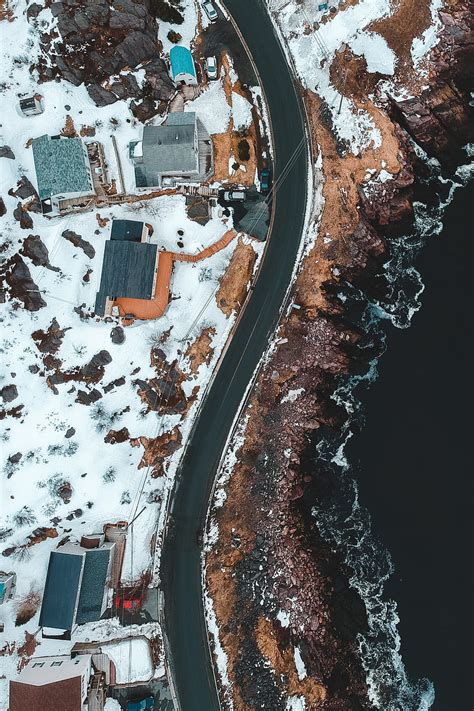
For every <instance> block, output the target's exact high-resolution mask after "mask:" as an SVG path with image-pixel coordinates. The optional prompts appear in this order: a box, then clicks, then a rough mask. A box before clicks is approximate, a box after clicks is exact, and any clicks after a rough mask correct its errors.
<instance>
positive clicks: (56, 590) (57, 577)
mask: <svg viewBox="0 0 474 711" xmlns="http://www.w3.org/2000/svg"><path fill="white" fill-rule="evenodd" d="M83 562H84V557H83V556H82V555H71V554H70V553H61V551H52V553H51V555H50V557H49V565H48V573H47V575H46V584H45V586H44V593H43V604H42V605H41V613H40V619H39V624H40V627H54V628H56V629H60V630H71V629H72V627H73V624H74V610H75V608H76V601H77V596H78V593H79V585H80V582H81V572H82V566H83Z"/></svg>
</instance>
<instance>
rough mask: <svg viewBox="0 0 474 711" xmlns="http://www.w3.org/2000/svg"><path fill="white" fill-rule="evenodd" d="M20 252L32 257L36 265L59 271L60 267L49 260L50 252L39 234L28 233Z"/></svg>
mask: <svg viewBox="0 0 474 711" xmlns="http://www.w3.org/2000/svg"><path fill="white" fill-rule="evenodd" d="M20 254H21V255H23V256H24V257H28V258H29V259H31V261H32V262H33V264H34V265H35V267H45V268H46V269H50V270H51V271H53V272H59V271H60V269H59V267H53V266H52V265H51V263H50V261H49V252H48V248H47V247H46V245H45V244H44V243H43V241H42V240H41V237H40V236H39V235H28V237H27V238H26V239H25V241H24V242H23V246H22V248H21V250H20Z"/></svg>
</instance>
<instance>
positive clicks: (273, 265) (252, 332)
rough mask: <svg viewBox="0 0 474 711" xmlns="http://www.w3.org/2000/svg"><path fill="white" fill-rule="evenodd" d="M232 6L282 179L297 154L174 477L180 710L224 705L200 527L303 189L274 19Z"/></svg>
mask: <svg viewBox="0 0 474 711" xmlns="http://www.w3.org/2000/svg"><path fill="white" fill-rule="evenodd" d="M226 6H227V8H228V11H229V12H230V13H231V15H232V17H233V19H234V22H235V24H236V25H237V26H238V28H239V30H240V32H241V34H242V36H243V37H244V39H245V42H246V43H247V46H248V48H249V50H250V54H251V55H252V58H253V61H254V63H255V65H256V67H257V69H258V72H259V74H260V79H261V82H262V85H263V87H264V90H265V94H266V98H267V106H268V110H269V112H270V117H271V123H272V129H273V141H274V154H275V155H274V176H275V179H276V180H277V181H278V176H281V175H282V173H283V171H284V170H285V167H286V166H287V165H288V164H289V162H290V161H291V160H292V158H293V157H294V156H295V155H296V159H295V160H294V162H292V163H291V164H290V165H291V167H290V168H289V170H288V174H287V176H286V178H285V180H284V181H282V182H281V185H280V186H279V189H278V192H277V193H276V195H275V198H274V220H273V227H272V232H271V238H270V241H269V243H268V247H267V252H266V255H265V258H264V261H263V265H262V268H261V271H260V274H259V277H258V279H257V281H256V284H255V287H254V289H253V292H252V296H251V298H250V299H249V301H248V304H247V307H246V309H245V311H244V313H243V315H242V318H241V320H240V322H239V324H238V327H237V329H236V331H235V334H234V337H233V338H232V340H231V342H230V344H229V347H228V349H227V351H226V354H225V357H224V359H223V360H222V362H221V365H220V368H219V370H218V371H217V374H216V376H215V379H214V381H213V383H212V386H211V387H210V389H209V392H208V394H207V396H206V398H205V401H204V403H203V405H202V408H201V411H200V414H199V418H198V419H197V421H196V424H195V427H194V430H193V432H192V435H191V439H190V442H189V445H188V448H187V450H186V455H185V457H184V460H183V462H182V465H181V468H180V470H179V472H178V476H177V479H176V482H177V483H176V489H175V491H174V494H173V504H172V509H171V516H170V521H171V523H170V525H169V527H168V533H167V536H166V538H165V542H164V548H163V553H162V560H161V576H160V577H161V580H162V586H163V592H164V600H165V606H164V619H165V629H166V635H167V638H168V643H169V649H168V650H167V651H168V653H169V654H168V656H169V660H168V661H169V665H170V670H171V673H172V676H173V682H174V687H175V690H176V694H177V697H178V702H179V706H180V708H181V711H214V709H219V708H220V706H219V699H218V696H217V690H216V686H215V681H214V674H213V667H212V661H211V659H210V656H209V649H208V644H207V633H206V625H205V619H204V610H203V602H202V590H201V545H200V540H201V532H202V528H203V526H204V522H205V518H206V512H207V508H208V503H209V497H210V494H211V490H212V486H213V481H214V477H215V474H216V469H217V467H218V465H219V461H220V458H221V455H222V450H223V448H224V445H225V443H226V439H227V437H228V435H229V432H230V430H231V428H232V424H233V421H234V418H235V416H236V414H237V412H238V409H239V406H240V404H241V402H242V399H243V397H244V395H245V391H246V389H247V386H248V383H249V382H250V381H251V379H252V375H253V373H254V371H255V369H256V367H257V365H258V362H259V360H260V358H261V356H262V354H263V353H264V351H265V349H266V347H267V345H268V342H269V338H270V335H271V333H272V332H273V330H274V328H275V326H276V324H277V321H278V318H279V314H280V310H281V308H282V305H283V304H284V301H285V295H286V292H287V289H288V285H289V283H290V280H291V274H292V271H293V268H294V265H295V261H296V257H297V253H298V248H299V245H300V241H301V236H302V230H303V225H304V216H305V209H306V194H307V168H308V166H307V149H306V145H305V141H306V134H305V122H304V111H303V109H302V106H301V102H300V99H299V96H298V94H297V91H296V90H295V87H294V85H293V80H292V74H291V70H290V68H289V66H288V64H287V61H286V58H285V55H284V53H283V51H282V48H281V46H280V43H279V40H278V39H277V37H276V35H275V34H274V30H273V25H272V22H271V20H270V18H269V16H268V14H267V12H266V9H265V7H264V5H263V2H262V0H252V1H251V0H226ZM220 21H223V20H220ZM302 146H303V147H302ZM301 148H302V149H301ZM297 149H299V151H298V150H297ZM295 151H297V152H296V154H295Z"/></svg>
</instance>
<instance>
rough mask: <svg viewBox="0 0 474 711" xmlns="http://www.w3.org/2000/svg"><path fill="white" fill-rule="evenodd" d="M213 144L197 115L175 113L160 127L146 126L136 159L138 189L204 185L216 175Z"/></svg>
mask: <svg viewBox="0 0 474 711" xmlns="http://www.w3.org/2000/svg"><path fill="white" fill-rule="evenodd" d="M212 158H213V156H212V143H211V139H210V136H209V134H208V133H207V131H206V130H205V128H204V126H203V125H202V124H201V122H200V121H199V119H198V118H197V116H196V114H195V113H194V112H192V111H190V112H183V111H179V112H174V113H171V114H169V115H168V116H167V118H166V120H165V121H164V122H163V123H162V124H161V125H160V126H145V127H144V128H143V139H142V141H139V142H138V143H136V144H135V145H134V148H133V152H132V159H133V162H134V166H135V182H136V185H137V187H139V188H143V187H149V188H151V187H160V186H161V185H162V184H163V182H164V180H165V181H166V182H169V183H176V182H178V181H180V182H202V181H203V180H205V179H206V178H207V177H209V176H210V174H211V171H212V163H213V160H212Z"/></svg>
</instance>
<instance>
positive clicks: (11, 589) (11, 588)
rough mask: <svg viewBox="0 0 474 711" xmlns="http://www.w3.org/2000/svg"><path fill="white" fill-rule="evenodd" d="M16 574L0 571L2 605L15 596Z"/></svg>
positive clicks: (0, 600)
mask: <svg viewBox="0 0 474 711" xmlns="http://www.w3.org/2000/svg"><path fill="white" fill-rule="evenodd" d="M15 588H16V573H4V572H3V571H1V570H0V605H1V604H2V603H3V602H7V600H10V598H12V597H13V595H14V594H15Z"/></svg>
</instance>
